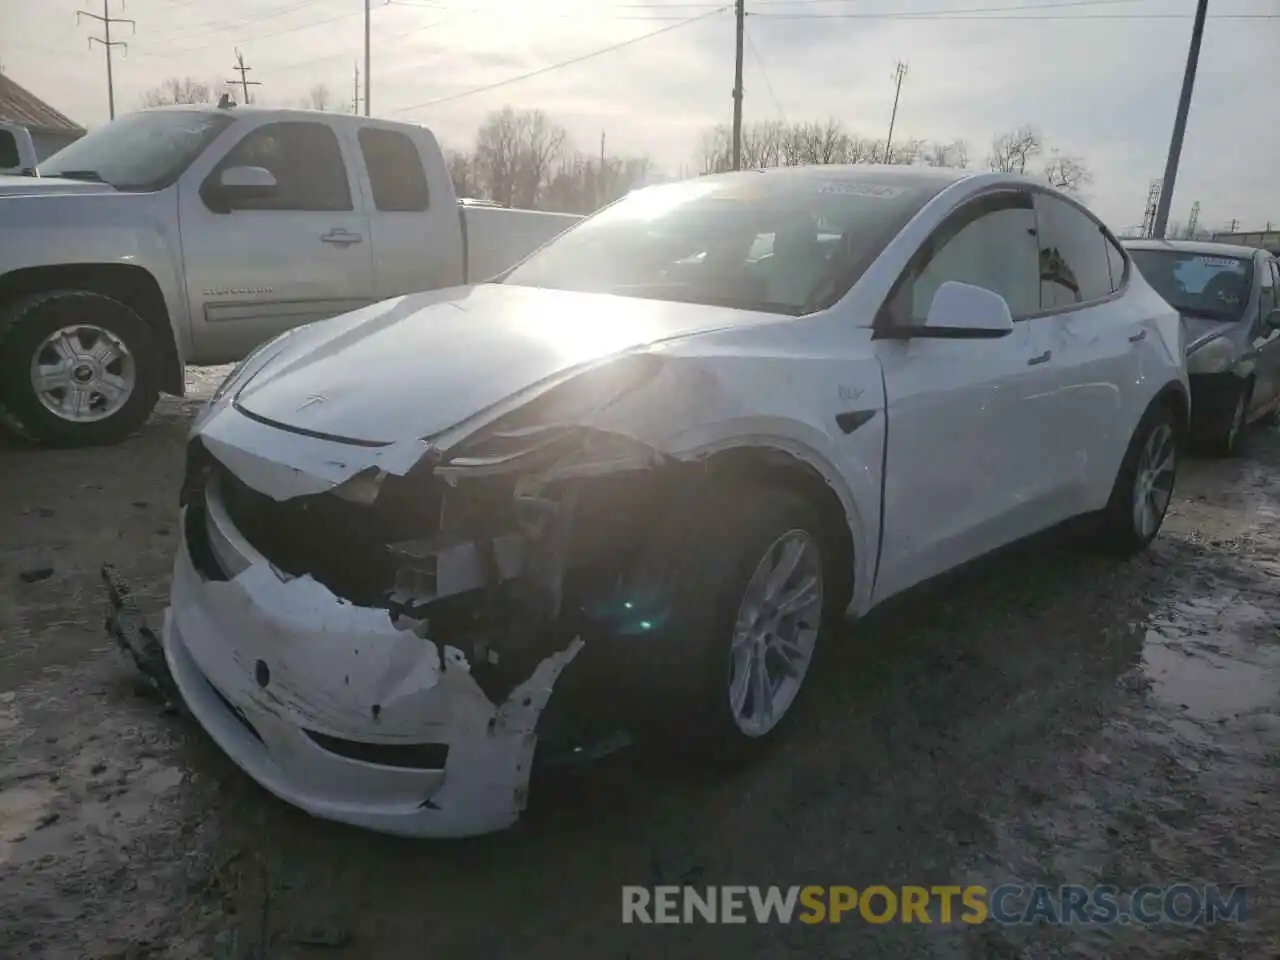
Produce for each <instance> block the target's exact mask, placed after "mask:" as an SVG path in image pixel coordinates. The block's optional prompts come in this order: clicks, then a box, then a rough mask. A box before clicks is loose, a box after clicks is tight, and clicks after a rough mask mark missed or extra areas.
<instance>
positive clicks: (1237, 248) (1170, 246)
mask: <svg viewBox="0 0 1280 960" xmlns="http://www.w3.org/2000/svg"><path fill="white" fill-rule="evenodd" d="M1121 242H1122V243H1123V244H1124V245H1125V246H1126V247H1128V248H1129V249H1130V250H1171V251H1176V252H1180V253H1198V254H1202V255H1203V256H1206V257H1240V258H1241V259H1242V260H1250V259H1252V258H1253V257H1255V256H1257V255H1258V254H1259V253H1266V251H1265V250H1262V249H1261V248H1259V247H1246V246H1244V245H1243V244H1239V243H1219V242H1217V241H1216V240H1149V239H1142V240H1122V241H1121Z"/></svg>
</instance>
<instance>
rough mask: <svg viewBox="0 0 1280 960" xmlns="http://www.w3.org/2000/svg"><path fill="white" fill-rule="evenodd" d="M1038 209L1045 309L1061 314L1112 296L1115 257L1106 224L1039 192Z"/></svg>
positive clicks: (1041, 281)
mask: <svg viewBox="0 0 1280 960" xmlns="http://www.w3.org/2000/svg"><path fill="white" fill-rule="evenodd" d="M1035 206H1036V227H1037V236H1038V237H1039V242H1040V306H1041V309H1043V310H1060V309H1062V308H1064V307H1074V306H1079V305H1081V304H1087V303H1091V302H1093V301H1096V300H1102V299H1105V298H1106V297H1109V296H1111V293H1112V291H1113V290H1114V289H1115V287H1114V286H1113V285H1112V278H1111V274H1112V265H1111V258H1112V256H1113V254H1111V253H1110V252H1109V250H1108V247H1109V245H1110V242H1111V241H1110V240H1108V239H1107V235H1106V234H1105V233H1104V232H1103V230H1102V225H1101V224H1099V223H1098V222H1097V221H1096V220H1094V219H1093V218H1092V217H1090V216H1089V215H1088V214H1085V213H1083V212H1081V211H1080V210H1079V209H1078V208H1076V207H1074V206H1072V205H1071V204H1069V203H1066V202H1064V201H1062V200H1059V199H1057V198H1056V197H1051V196H1049V195H1048V194H1043V193H1037V194H1036V196H1035ZM1121 275H1122V276H1123V273H1122V274H1121Z"/></svg>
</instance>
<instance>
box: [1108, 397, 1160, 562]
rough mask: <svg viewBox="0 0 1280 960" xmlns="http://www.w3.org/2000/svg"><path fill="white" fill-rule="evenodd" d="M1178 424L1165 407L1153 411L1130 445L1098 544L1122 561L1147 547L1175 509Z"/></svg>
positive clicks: (1141, 425)
mask: <svg viewBox="0 0 1280 960" xmlns="http://www.w3.org/2000/svg"><path fill="white" fill-rule="evenodd" d="M1180 455H1181V450H1180V448H1179V443H1178V430H1177V422H1176V421H1175V419H1174V415H1173V413H1172V412H1171V411H1170V410H1169V409H1168V408H1167V407H1163V406H1157V407H1152V408H1151V409H1150V410H1149V411H1147V414H1146V416H1145V417H1143V418H1142V421H1141V422H1140V423H1139V424H1138V429H1137V430H1135V431H1134V433H1133V439H1132V440H1130V441H1129V449H1128V451H1127V452H1126V453H1125V457H1124V462H1123V463H1122V464H1121V465H1120V472H1119V474H1118V475H1117V476H1116V482H1115V486H1114V487H1113V488H1112V491H1111V499H1110V500H1109V501H1108V503H1107V506H1106V508H1105V509H1104V510H1103V511H1102V514H1101V516H1100V518H1099V519H1100V529H1099V530H1098V537H1097V541H1096V545H1097V546H1098V547H1099V548H1100V549H1101V550H1102V552H1104V553H1107V554H1110V555H1112V556H1116V557H1122V558H1125V557H1131V556H1134V555H1136V554H1138V553H1141V552H1142V551H1143V550H1145V549H1146V548H1147V546H1148V545H1149V544H1150V543H1151V541H1152V540H1154V539H1155V538H1156V534H1158V533H1159V532H1160V526H1161V524H1162V523H1164V515H1165V513H1166V512H1167V511H1168V509H1169V501H1170V500H1172V499H1173V485H1174V482H1175V481H1176V480H1177V475H1178V459H1179V457H1180Z"/></svg>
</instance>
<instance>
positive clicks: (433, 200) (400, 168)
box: [356, 122, 463, 300]
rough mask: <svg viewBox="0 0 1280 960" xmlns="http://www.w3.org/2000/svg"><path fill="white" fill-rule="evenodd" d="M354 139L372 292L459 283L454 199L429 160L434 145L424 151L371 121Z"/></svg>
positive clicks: (381, 294) (394, 293) (379, 295)
mask: <svg viewBox="0 0 1280 960" xmlns="http://www.w3.org/2000/svg"><path fill="white" fill-rule="evenodd" d="M356 139H357V142H358V146H359V149H360V157H361V160H362V166H363V168H364V174H365V181H366V191H367V195H368V197H369V228H370V234H371V235H372V238H373V286H374V295H375V298H376V299H378V300H384V299H387V298H389V297H398V296H401V295H403V294H406V293H416V292H418V291H420V290H434V289H438V288H440V287H447V286H452V285H454V284H457V283H461V282H462V279H463V262H462V259H463V256H462V254H463V251H462V243H463V238H462V228H461V225H460V220H459V217H458V211H457V205H456V203H455V201H454V198H453V193H452V190H451V189H449V188H448V186H447V185H443V184H441V183H440V182H439V181H438V179H437V177H436V174H438V173H440V171H437V170H436V169H435V168H434V167H433V166H432V164H431V163H430V161H429V157H430V156H438V151H436V152H429V153H428V155H424V152H423V150H422V149H420V147H419V144H417V143H415V142H414V140H413V138H411V137H410V136H409V135H408V134H407V133H405V132H404V131H403V130H397V129H395V128H393V127H389V126H382V125H379V124H377V123H374V122H370V123H366V124H363V125H361V127H360V128H359V130H358V131H357V133H356ZM440 166H441V168H442V169H443V167H442V165H440ZM433 179H435V180H436V181H437V182H435V183H433V182H432V181H433ZM433 187H435V189H433ZM442 187H443V189H442Z"/></svg>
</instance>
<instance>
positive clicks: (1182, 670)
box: [0, 371, 1280, 960]
mask: <svg viewBox="0 0 1280 960" xmlns="http://www.w3.org/2000/svg"><path fill="white" fill-rule="evenodd" d="M193 376H194V377H195V378H197V380H199V381H200V382H199V383H198V384H197V395H198V394H199V392H201V391H204V392H207V390H208V388H209V386H210V384H211V382H212V381H213V380H214V379H216V372H209V371H198V372H196V373H194V374H193ZM194 409H195V404H194V402H193V401H186V402H178V401H173V400H166V401H165V402H164V404H163V405H162V407H161V409H160V411H159V412H158V413H157V415H156V417H154V418H153V420H152V421H151V423H150V424H149V425H148V426H147V428H146V430H145V432H144V433H143V434H142V435H140V436H138V437H136V438H134V439H133V440H130V441H129V442H127V443H125V444H124V445H122V446H120V447H117V448H114V449H108V450H94V451H36V450H32V449H29V448H27V447H25V446H24V445H22V444H21V443H19V442H18V441H16V440H12V439H9V438H4V437H2V436H0V505H2V506H0V511H2V513H0V530H3V537H0V957H3V958H4V960H18V958H25V957H41V958H76V960H81V958H94V960H101V958H108V957H111V958H124V957H130V958H133V957H139V958H140V957H151V958H186V957H200V958H242V957H243V958H250V957H252V958H273V960H274V958H280V960H292V958H307V957H332V958H378V960H398V958H406V960H407V958H415V960H417V958H422V957H486V958H503V957H513V958H514V957H519V958H528V960H537V958H543V957H546V958H561V957H564V956H588V957H592V958H618V960H622V958H640V957H650V956H657V955H662V956H664V957H665V958H667V960H683V958H691V960H692V958H706V957H731V956H732V957H750V958H762V960H763V958H768V960H773V958H779V960H782V958H801V957H829V958H852V957H858V958H862V957H870V956H879V957H934V958H970V957H971V958H1015V957H1018V958H1022V957H1025V958H1038V957H1066V956H1072V957H1098V958H1103V957H1107V958H1111V957H1140V958H1146V957H1161V958H1190V957H1205V958H1208V957H1213V958H1241V960H1244V958H1248V960H1257V958H1268V957H1276V956H1280V938H1278V935H1280V901H1278V899H1277V891H1278V890H1280V886H1278V884H1280V844H1278V843H1277V824H1278V823H1280V816H1277V813H1276V806H1277V803H1280V795H1278V794H1277V792H1276V790H1275V787H1276V784H1277V766H1278V764H1277V759H1278V758H1280V643H1278V642H1277V641H1278V640H1280V632H1278V624H1280V597H1278V596H1277V583H1280V580H1278V579H1277V576H1278V575H1280V472H1278V471H1280V433H1276V432H1273V431H1268V430H1256V431H1255V432H1254V433H1253V435H1252V436H1251V437H1250V439H1249V443H1248V447H1247V450H1246V454H1245V455H1244V456H1242V457H1241V458H1239V459H1237V460H1234V461H1231V462H1212V461H1199V462H1193V463H1190V464H1188V465H1187V467H1186V468H1185V470H1184V473H1183V476H1182V478H1181V479H1180V481H1179V487H1178V492H1177V493H1178V495H1177V497H1176V499H1175V503H1174V507H1173V512H1172V514H1171V516H1170V518H1169V521H1168V522H1167V523H1166V526H1165V531H1164V533H1163V534H1162V535H1161V537H1160V538H1159V539H1158V541H1157V542H1156V544H1155V545H1154V547H1153V548H1152V550H1151V551H1150V552H1149V554H1147V555H1146V556H1144V557H1142V558H1140V559H1138V560H1136V561H1132V562H1129V563H1126V564H1116V563H1114V562H1106V561H1102V560H1098V559H1093V558H1091V557H1089V556H1088V555H1084V554H1082V553H1080V552H1079V551H1077V550H1074V549H1071V548H1069V547H1061V546H1054V545H1033V546H1029V547H1027V548H1025V549H1021V550H1018V551H1015V552H1014V553H1013V554H1011V555H1009V556H1006V557H1003V558H1000V559H998V560H995V561H991V562H987V563H985V564H982V565H979V567H978V568H977V569H975V570H973V571H970V572H968V573H966V574H965V575H963V576H962V577H960V578H959V579H957V580H954V581H952V582H950V583H948V584H945V585H942V586H936V587H934V588H933V589H931V590H925V591H922V592H917V593H915V594H914V595H912V596H911V597H909V598H907V599H906V600H905V601H904V602H899V603H896V604H893V605H891V606H890V607H888V608H886V609H885V610H883V611H881V612H878V613H877V614H875V615H873V616H872V617H871V618H869V619H868V620H866V621H864V622H862V623H860V624H858V625H857V626H856V627H853V628H851V629H850V630H849V631H848V632H847V635H846V636H845V637H843V638H841V642H839V643H833V644H831V645H830V646H829V647H828V649H826V650H825V651H824V653H825V663H824V664H823V667H822V669H821V671H820V673H819V674H818V675H817V676H816V678H815V681H811V686H810V689H809V690H808V691H807V694H806V698H805V699H804V700H803V701H802V703H801V704H800V705H799V707H798V710H799V712H798V713H797V715H796V716H795V718H794V722H793V723H792V724H791V727H790V730H789V731H788V734H787V735H786V736H785V737H784V738H783V739H782V741H781V742H779V743H778V745H777V747H776V748H775V749H774V750H773V751H772V753H771V754H770V755H768V756H767V757H765V758H764V759H763V760H762V761H761V762H760V763H758V764H756V765H755V766H753V767H751V768H750V769H748V770H745V771H743V772H741V773H739V774H737V775H735V776H733V777H731V778H729V779H716V778H712V777H697V776H693V775H690V774H688V773H677V772H676V771H674V770H672V769H671V768H670V767H669V766H668V765H665V764H662V763H660V762H659V761H657V760H654V759H651V758H644V757H639V756H629V755H626V754H622V755H618V756H615V757H613V758H610V759H609V760H607V761H604V762H602V763H600V764H598V765H597V766H596V767H594V768H591V769H588V770H586V771H583V772H580V773H576V774H572V775H568V774H566V775H562V776H561V777H560V778H559V779H556V780H553V781H551V782H549V783H548V784H546V785H545V786H544V787H543V788H542V790H541V791H540V792H535V794H534V797H533V803H534V809H533V810H531V811H530V814H529V815H528V816H527V817H526V819H525V820H524V821H523V822H522V823H521V824H520V825H518V826H517V828H515V829H514V830H512V831H510V832H508V833H506V834H502V835H497V836H493V837H488V838H483V839H480V840H476V841H463V842H453V843H438V842H437V843H432V842H405V841H397V840H392V839H387V838H382V837H378V836H374V835H371V834H366V833H362V832H360V831H357V830H354V829H347V828H343V827H338V826H334V825H332V824H327V823H323V822H320V821H317V820H312V819H310V818H308V817H306V816H305V815H302V814H300V813H298V812H296V811H294V810H292V809H290V808H288V807H286V806H284V805H283V804H281V803H279V802H277V801H275V800H274V799H272V798H271V797H269V796H267V795H266V794H264V793H263V791H261V790H260V789H258V788H257V787H256V786H255V785H254V784H253V783H252V782H250V781H249V780H248V779H247V778H246V777H245V776H243V775H241V774H240V773H239V772H238V771H237V770H236V769H235V768H233V767H232V766H231V764H230V763H229V762H228V761H227V760H226V759H225V758H224V757H223V756H222V755H221V754H220V753H219V752H218V751H217V749H216V748H214V747H213V746H212V745H211V744H210V743H208V741H206V739H205V738H204V737H203V735H202V734H201V733H200V732H199V731H197V730H194V729H192V728H191V727H189V726H187V725H186V724H185V723H184V722H183V721H182V720H181V719H180V718H178V717H176V716H172V715H164V714H162V713H161V711H160V710H159V709H158V707H157V705H156V704H155V703H154V702H153V701H152V700H150V699H148V698H147V697H145V696H141V695H140V694H139V692H138V690H137V688H136V683H135V681H134V680H133V674H132V671H131V669H130V668H129V667H127V666H126V665H125V663H124V662H123V660H122V659H121V658H120V657H119V656H118V654H117V653H116V651H115V650H114V649H113V648H112V646H111V645H110V643H109V642H108V640H107V639H106V637H105V634H104V632H103V629H102V620H103V615H104V612H105V607H104V601H103V595H102V590H101V585H100V581H99V579H98V569H99V566H100V564H101V563H102V562H103V561H111V562H113V563H115V564H116V565H117V567H118V569H119V570H120V572H121V573H122V574H124V575H125V576H126V577H127V578H128V579H129V580H130V582H131V583H132V584H133V585H134V589H135V591H136V592H137V593H138V594H139V596H140V597H141V599H142V602H143V606H144V608H145V609H147V610H149V611H151V612H153V613H155V612H158V611H159V610H161V609H162V607H163V604H164V598H165V593H166V584H167V579H168V570H169V562H170V557H171V552H172V550H173V548H174V545H175V543H176V533H175V525H174V521H175V510H176V494H177V486H178V483H179V479H180V469H181V455H182V441H183V437H184V433H185V430H186V427H187V423H188V421H189V419H190V417H191V415H192V413H193V412H194ZM42 568H45V569H47V570H50V571H51V573H50V574H49V576H48V577H47V578H45V579H37V580H35V582H26V579H30V578H31V577H32V576H34V575H35V574H38V573H40V572H42ZM24 574H25V575H26V579H24V576H23V575H24ZM1183 880H1185V881H1190V882H1192V883H1195V884H1221V885H1227V886H1230V885H1236V884H1244V885H1248V886H1250V887H1251V888H1252V889H1251V891H1250V894H1249V903H1248V911H1249V913H1248V919H1247V921H1246V922H1245V923H1244V924H1221V925H1218V926H1215V927H1213V928H1207V929H1196V928H1190V929H1189V928H1179V927H1172V926H1170V927H1162V928H1158V929H1155V930H1151V929H1145V928H1137V927H1133V926H1125V927H1120V926H1116V927H1109V928H1101V927H1089V928H1085V927H1076V928H1062V927H1058V928H1054V927H1047V926H1030V927H1016V928H1010V927H1004V928H1000V927H996V926H994V925H990V924H988V925H985V926H982V927H962V926H959V925H954V926H951V927H944V926H941V925H939V926H901V925H896V924H894V925H889V926H880V927H872V926H868V925H867V924H865V923H863V922H862V921H860V920H857V919H854V920H846V922H844V923H842V924H840V925H824V926H818V927H807V926H802V925H798V924H797V925H792V926H785V927H784V926H769V927H760V926H756V925H747V926H738V927H727V926H719V927H711V926H705V925H703V926H677V927H641V926H623V925H622V924H621V923H620V907H619V904H620V892H619V887H620V885H622V884H658V883H693V884H699V885H701V884H729V883H757V884H783V885H786V884H793V883H797V884H834V883H847V884H851V885H854V886H857V887H864V886H867V885H869V884H873V883H884V884H889V885H899V884H923V885H930V884H952V883H953V884H960V885H964V884H974V883H976V884H985V885H987V886H988V887H993V886H996V885H998V884H1000V883H1008V882H1022V883H1030V882H1046V883H1052V884H1058V883H1081V884H1086V885H1092V884H1097V883H1111V884H1115V885H1117V886H1120V887H1129V888H1132V887H1135V886H1138V885H1141V884H1147V883H1150V884H1166V885H1167V884H1171V883H1174V882H1177V881H1183Z"/></svg>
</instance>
